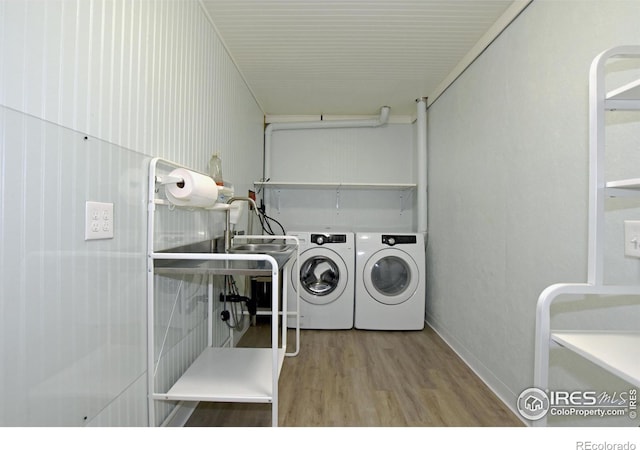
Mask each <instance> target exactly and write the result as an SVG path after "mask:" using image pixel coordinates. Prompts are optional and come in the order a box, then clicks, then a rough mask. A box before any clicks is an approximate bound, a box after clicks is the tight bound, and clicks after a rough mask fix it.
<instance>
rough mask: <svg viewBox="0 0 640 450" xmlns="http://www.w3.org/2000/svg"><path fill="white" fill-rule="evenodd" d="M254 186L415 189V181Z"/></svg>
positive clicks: (265, 182) (288, 183) (268, 182)
mask: <svg viewBox="0 0 640 450" xmlns="http://www.w3.org/2000/svg"><path fill="white" fill-rule="evenodd" d="M253 184H254V185H255V186H263V187H266V188H285V189H296V188H297V189H393V190H405V189H415V188H416V186H417V185H416V184H415V183H337V182H295V181H254V182H253Z"/></svg>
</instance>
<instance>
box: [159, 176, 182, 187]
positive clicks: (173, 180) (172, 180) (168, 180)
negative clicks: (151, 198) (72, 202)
mask: <svg viewBox="0 0 640 450" xmlns="http://www.w3.org/2000/svg"><path fill="white" fill-rule="evenodd" d="M156 183H158V184H162V185H164V184H177V185H178V187H184V178H182V177H171V176H169V175H167V176H162V177H159V176H156ZM180 184H182V186H180Z"/></svg>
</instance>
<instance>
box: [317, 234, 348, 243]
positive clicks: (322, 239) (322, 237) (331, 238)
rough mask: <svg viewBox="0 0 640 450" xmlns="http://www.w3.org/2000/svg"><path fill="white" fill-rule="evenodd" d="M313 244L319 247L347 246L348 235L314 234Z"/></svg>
mask: <svg viewBox="0 0 640 450" xmlns="http://www.w3.org/2000/svg"><path fill="white" fill-rule="evenodd" d="M311 242H313V243H314V244H317V245H323V244H345V243H346V242H347V235H346V234H312V235H311Z"/></svg>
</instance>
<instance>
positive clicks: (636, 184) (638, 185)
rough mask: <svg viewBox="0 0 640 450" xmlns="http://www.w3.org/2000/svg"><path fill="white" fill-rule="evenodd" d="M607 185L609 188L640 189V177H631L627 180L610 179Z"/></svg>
mask: <svg viewBox="0 0 640 450" xmlns="http://www.w3.org/2000/svg"><path fill="white" fill-rule="evenodd" d="M606 186H607V187H608V188H620V189H636V190H640V178H629V179H627V180H617V181H609V182H608V183H607V185H606Z"/></svg>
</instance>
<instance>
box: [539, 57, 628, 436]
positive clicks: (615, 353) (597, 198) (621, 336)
mask: <svg viewBox="0 0 640 450" xmlns="http://www.w3.org/2000/svg"><path fill="white" fill-rule="evenodd" d="M615 58H637V59H638V61H639V62H640V46H621V47H615V48H612V49H609V50H606V51H604V52H603V53H601V54H600V55H598V56H597V57H596V58H595V59H594V61H593V63H592V65H591V70H590V74H589V114H590V117H589V129H590V133H589V161H590V163H589V254H588V280H587V283H575V284H574V283H561V284H554V285H552V286H549V287H548V288H546V289H545V290H544V291H543V292H542V293H541V294H540V297H539V299H538V305H537V317H536V351H535V373H534V385H535V387H537V388H539V389H543V390H544V389H546V388H548V383H549V380H548V378H549V349H550V347H551V346H553V345H559V346H561V347H564V348H566V349H568V350H571V351H573V352H575V353H576V354H578V355H580V356H582V357H584V358H586V359H587V360H589V361H591V362H592V363H594V364H596V365H598V366H600V367H602V368H604V369H605V370H607V371H609V372H611V373H613V374H615V375H617V376H618V377H620V378H621V379H623V380H625V381H626V382H628V383H630V384H631V385H634V386H639V387H640V331H626V332H621V331H617V330H610V331H601V330H599V331H585V330H580V331H573V330H571V331H567V330H552V328H551V317H550V309H551V305H552V304H553V303H554V302H555V301H556V300H557V299H558V298H559V297H561V296H569V297H573V298H572V299H570V300H572V301H580V299H582V298H584V296H587V295H596V296H615V295H625V296H640V285H628V286H624V285H606V284H604V270H603V267H604V224H605V202H606V199H607V198H608V197H622V196H624V197H638V196H640V178H635V179H627V180H614V181H609V182H606V180H605V131H606V126H605V115H606V113H607V111H613V110H628V111H633V110H640V79H638V80H636V81H634V82H632V83H628V84H626V85H624V86H621V87H619V88H617V89H615V90H612V91H609V92H607V91H606V88H605V76H606V74H605V66H606V63H607V61H609V60H611V59H615ZM545 423H546V420H545V419H542V420H540V421H538V422H536V424H537V425H543V424H545Z"/></svg>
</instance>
